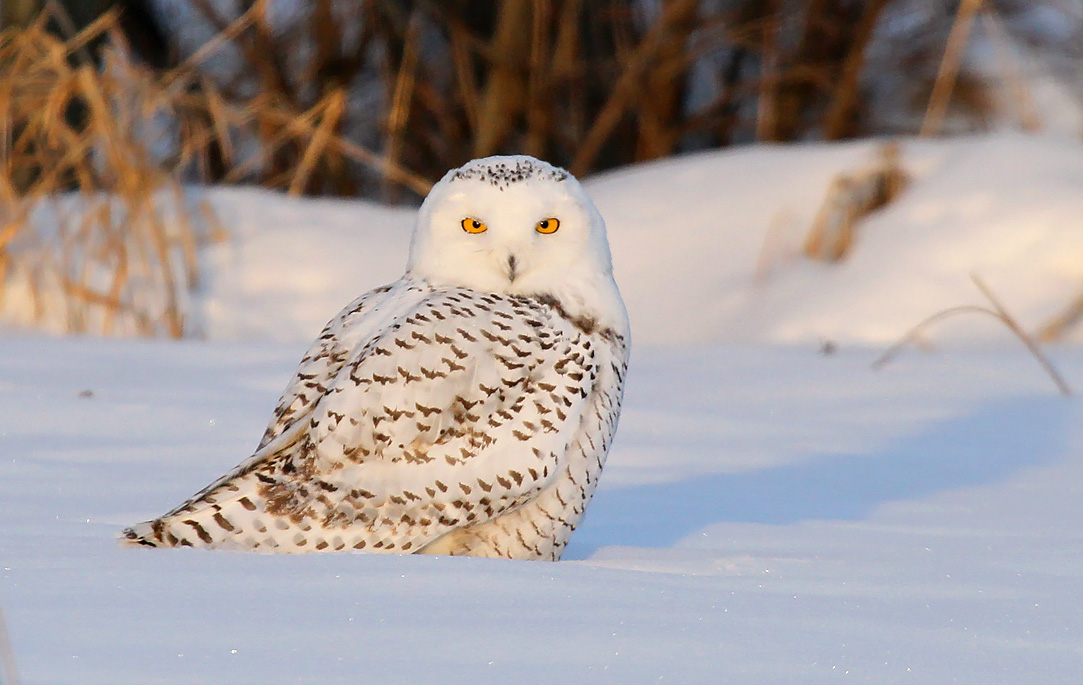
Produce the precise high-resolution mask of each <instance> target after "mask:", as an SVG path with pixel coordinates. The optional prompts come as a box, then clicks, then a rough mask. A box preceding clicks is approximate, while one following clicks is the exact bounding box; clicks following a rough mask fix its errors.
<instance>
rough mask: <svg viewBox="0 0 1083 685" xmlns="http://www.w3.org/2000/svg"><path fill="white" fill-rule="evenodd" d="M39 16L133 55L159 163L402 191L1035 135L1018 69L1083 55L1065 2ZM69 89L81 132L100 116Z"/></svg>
mask: <svg viewBox="0 0 1083 685" xmlns="http://www.w3.org/2000/svg"><path fill="white" fill-rule="evenodd" d="M43 10H44V16H45V17H47V18H48V20H47V21H46V22H45V23H44V26H46V27H47V29H48V30H49V32H50V33H52V34H53V35H54V36H57V37H59V38H61V39H64V40H70V39H71V38H73V37H74V36H76V35H77V34H79V32H80V31H84V32H85V31H87V30H88V28H87V27H90V29H89V31H91V32H92V34H91V35H87V34H84V38H83V39H82V40H80V41H78V43H79V44H78V45H77V46H76V49H70V46H69V49H68V50H67V52H68V54H67V59H68V61H69V62H70V63H71V64H72V65H73V66H77V65H80V64H85V63H87V62H92V63H93V64H94V65H96V68H97V70H98V71H99V72H102V71H106V72H107V71H108V70H109V69H110V67H109V66H108V65H109V64H110V60H112V64H113V67H112V68H113V69H114V71H116V70H119V68H120V67H119V66H118V65H117V62H119V61H121V59H123V60H124V61H125V62H127V63H126V64H125V65H124V69H125V70H126V71H127V72H128V73H129V77H130V78H135V76H134V75H133V74H138V78H140V79H143V80H150V81H151V82H153V83H155V84H156V85H158V86H160V88H155V89H152V91H153V95H154V97H153V98H152V101H151V102H143V103H139V106H140V108H141V109H143V110H145V113H146V114H147V115H148V116H147V117H144V118H145V119H146V121H145V122H143V123H144V124H145V125H144V126H143V127H142V129H141V130H142V132H143V133H144V135H154V136H156V139H155V140H153V141H147V142H148V145H149V147H150V148H151V150H150V151H151V152H153V154H154V158H155V160H156V163H157V164H158V165H159V166H161V167H162V168H165V169H168V170H170V171H174V170H179V171H181V172H182V175H183V178H184V179H185V180H189V181H198V182H203V183H221V182H226V183H234V182H244V183H255V184H260V185H265V186H269V187H274V188H283V189H288V190H290V191H292V192H295V193H305V194H319V195H347V196H357V195H360V196H365V197H372V198H378V199H381V200H384V201H392V202H397V201H417V199H418V197H419V196H420V195H423V194H424V192H425V189H426V188H427V187H428V185H429V184H430V183H431V182H433V181H435V180H437V179H439V177H440V176H441V175H442V174H443V172H444V171H445V170H447V169H448V168H451V167H454V166H457V165H460V164H462V163H463V162H465V161H467V160H469V159H471V158H473V157H479V156H485V155H489V154H496V153H512V152H522V153H527V154H533V155H536V156H539V157H543V158H546V159H548V160H550V161H552V162H554V163H556V164H559V165H563V166H565V167H567V168H568V169H570V170H571V171H572V172H573V173H575V174H577V175H583V174H587V173H590V172H594V171H598V170H602V169H607V168H611V167H614V166H619V165H624V164H629V163H633V162H639V161H644V160H650V159H655V158H659V157H664V156H667V155H671V154H674V153H678V152H687V151H693V150H700V149H707V148H717V147H725V146H729V145H734V144H739V143H747V142H752V141H773V142H788V141H798V140H809V139H825V140H838V139H845V138H852V137H856V136H867V135H885V134H890V135H895V134H910V133H918V132H919V131H921V130H922V125H923V123H924V124H925V126H926V130H925V132H927V133H931V132H939V131H950V132H959V131H968V130H980V129H983V128H986V127H988V126H990V125H991V122H992V121H994V120H1002V119H1004V118H1005V117H1010V118H1013V119H1015V120H1016V123H1017V124H1018V125H1019V126H1021V127H1023V128H1033V127H1036V126H1039V125H1040V123H1041V122H1040V117H1038V116H1037V114H1036V112H1035V111H1034V110H1035V106H1034V104H1033V103H1032V102H1030V101H1029V100H1028V94H1027V92H1026V82H1027V79H1026V78H1025V77H1024V76H1022V72H1023V71H1025V70H1026V66H1027V64H1029V63H1032V62H1033V60H1034V59H1035V58H1037V59H1040V60H1041V59H1044V60H1045V62H1046V64H1045V65H1044V67H1045V69H1046V71H1048V72H1049V73H1050V74H1051V75H1053V76H1054V77H1057V76H1060V77H1062V78H1063V79H1064V80H1065V81H1066V86H1067V87H1069V88H1073V87H1074V86H1075V84H1073V83H1067V82H1069V81H1071V80H1072V79H1073V78H1075V79H1078V76H1076V75H1075V72H1077V71H1078V70H1077V69H1074V67H1076V66H1078V63H1079V62H1078V60H1076V59H1074V57H1075V55H1076V54H1077V53H1078V52H1079V50H1080V49H1081V47H1080V46H1081V45H1083V41H1080V40H1079V39H1080V38H1083V31H1081V25H1083V4H1081V3H1078V2H1073V1H1071V0H1038V1H1037V2H1022V1H1021V0H984V1H983V0H961V1H959V0H756V1H752V0H599V1H595V2H589V1H587V0H507V1H505V2H493V1H487V0H470V1H465V0H458V1H455V0H453V1H450V2H437V1H434V0H429V1H426V0H419V1H416V2H411V1H407V0H356V1H355V0H351V1H349V2H343V1H339V0H309V1H306V2H302V1H298V0H293V1H286V0H168V1H167V0H127V1H118V0H63V1H59V2H58V1H56V0H52V1H51V2H43V0H4V1H3V23H4V26H5V27H8V28H9V29H11V30H18V29H19V28H26V27H32V26H34V25H35V23H36V22H41V21H42V17H43ZM975 33H981V34H982V35H983V37H984V40H983V42H982V44H981V45H982V46H984V47H982V48H979V49H976V50H975V49H973V48H972V49H969V50H968V49H967V47H966V46H967V43H968V38H969V37H970V36H971V35H973V34H975ZM11 40H12V39H11V37H10V34H9V37H8V39H7V41H6V43H10V42H11ZM120 46H123V49H119V47H120ZM110 50H112V54H111V55H107V54H105V53H107V52H108V51H110ZM953 50H954V51H955V54H953ZM0 68H4V69H10V68H11V64H10V62H8V63H6V64H4V65H3V67H0ZM118 78H119V76H118ZM938 89H939V92H938ZM133 90H134V89H133ZM71 96H72V97H70V98H66V99H65V100H66V102H65V107H64V111H65V115H66V120H67V122H68V123H71V124H73V125H74V126H75V130H76V132H78V129H79V127H82V126H88V125H90V124H89V117H91V116H93V112H91V111H89V110H91V109H92V107H90V106H89V104H88V103H87V102H85V100H86V98H87V95H86V93H78V92H74V91H73V92H71ZM152 110H153V111H152ZM151 114H152V115H153V116H149V115H151ZM930 117H931V118H932V119H933V120H932V121H929V119H930ZM9 121H18V119H17V117H16V118H15V119H11V118H10V117H9ZM9 130H11V129H10V124H9ZM16 137H17V136H16ZM31 175H32V174H31Z"/></svg>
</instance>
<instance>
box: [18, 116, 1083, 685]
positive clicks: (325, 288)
mask: <svg viewBox="0 0 1083 685" xmlns="http://www.w3.org/2000/svg"><path fill="white" fill-rule="evenodd" d="M873 149H874V144H872V143H853V144H846V145H838V146H828V145H808V146H799V147H787V148H781V147H778V148H772V147H754V148H748V149H743V150H735V151H732V152H726V153H714V154H709V155H708V154H705V155H696V156H692V157H688V158H684V159H678V160H671V161H665V162H659V163H657V164H651V165H643V166H640V167H636V168H632V169H628V170H623V171H619V172H614V173H611V174H607V175H605V176H602V177H598V178H595V179H592V180H590V181H589V183H588V189H589V191H590V192H591V193H592V194H593V195H594V196H595V197H596V198H597V200H598V203H599V206H600V207H601V208H602V212H603V214H604V215H605V216H606V217H607V220H608V222H609V225H610V232H611V237H612V243H613V250H614V261H615V263H616V265H617V270H618V279H619V281H620V283H621V286H622V289H623V291H624V292H625V295H626V297H627V299H628V303H629V309H630V311H631V314H632V319H633V330H634V335H635V343H636V346H635V348H634V350H633V358H632V366H631V370H630V375H629V386H628V392H627V397H626V401H625V409H624V413H623V416H622V419H621V427H620V430H619V432H618V435H617V439H616V442H615V444H614V447H613V450H612V452H611V456H610V460H609V463H608V464H607V466H606V470H605V473H604V475H603V477H602V481H601V485H600V488H599V491H598V493H597V495H596V497H595V499H594V501H593V502H592V504H591V506H590V508H589V509H588V511H587V516H586V520H585V521H584V523H583V524H582V526H581V527H580V529H579V530H578V531H577V532H576V534H575V536H574V537H573V538H572V543H571V546H570V547H569V550H568V553H567V554H566V556H565V560H564V561H562V562H559V563H555V564H549V563H537V562H516V561H503V560H485V559H468V558H446V557H413V556H376V555H360V554H358V555H302V556H274V555H253V554H240V553H226V552H206V551H198V550H138V549H135V550H133V549H124V548H119V547H117V546H116V544H115V539H114V538H115V535H116V533H117V532H118V531H119V529H120V528H121V527H122V526H124V525H126V524H130V523H132V522H135V521H139V520H144V519H146V518H148V517H151V516H153V515H156V514H159V513H161V512H162V511H164V510H165V509H166V508H168V507H170V506H172V505H174V504H176V503H178V502H179V501H181V500H182V499H183V498H185V497H187V496H188V495H190V494H192V493H193V492H195V491H196V490H197V489H199V488H200V487H202V486H203V485H205V484H206V483H208V482H209V481H210V480H212V479H213V478H214V477H216V476H218V475H219V474H221V473H223V472H224V471H225V470H227V469H228V468H230V467H232V466H233V465H234V464H236V463H237V462H238V461H240V460H241V459H242V458H243V457H245V456H247V454H248V453H249V452H250V450H251V449H252V448H253V447H254V445H255V442H256V441H257V440H258V437H259V435H260V433H261V431H262V428H263V425H264V423H265V421H266V419H267V417H268V415H269V414H270V411H271V408H272V406H273V404H274V402H275V400H276V399H277V396H278V393H279V392H280V391H281V389H282V387H283V386H284V385H285V382H286V381H287V380H288V377H289V375H290V374H291V372H292V370H293V368H294V366H295V364H296V362H297V360H298V359H299V357H300V356H301V354H302V353H303V350H304V348H305V347H306V346H307V344H308V342H309V341H310V339H311V338H312V337H313V336H314V335H315V334H316V332H317V331H318V329H319V327H320V326H322V324H323V322H324V321H325V320H326V319H327V318H329V317H330V316H331V315H332V314H333V313H334V312H335V311H336V310H337V309H338V308H339V307H340V306H341V305H342V304H344V303H345V302H346V301H348V300H349V299H350V298H351V297H353V296H354V295H355V294H356V293H357V292H358V291H360V290H361V289H363V288H366V287H369V286H371V285H376V284H378V283H381V282H385V281H387V280H390V279H391V278H394V277H395V276H397V274H398V272H399V271H400V270H401V265H402V264H403V262H404V259H405V249H406V245H407V242H408V231H409V225H410V221H411V216H412V213H411V211H410V210H407V209H395V208H377V207H374V206H371V205H366V204H364V203H348V202H331V201H302V200H294V199H288V198H283V197H281V196H277V195H272V194H268V193H264V192H262V191H256V190H250V189H245V190H213V191H207V197H208V199H210V200H211V202H212V203H214V205H215V207H216V209H217V210H218V212H219V214H220V216H222V217H223V223H225V224H226V225H227V226H230V227H231V229H232V230H233V233H232V236H231V238H230V241H229V242H227V243H223V244H219V245H215V246H212V247H210V248H208V249H207V252H206V253H205V254H204V263H205V266H206V283H205V288H204V290H203V291H202V293H201V294H200V305H201V310H200V316H201V317H202V318H201V325H202V326H203V327H204V330H205V333H206V337H207V339H206V340H186V341H180V342H170V341H141V340H118V339H112V340H107V339H100V338H50V337H45V336H42V335H35V334H25V333H23V334H18V335H16V334H9V335H7V336H5V337H0V417H2V418H0V522H2V523H0V607H2V609H3V614H4V617H5V618H6V622H7V628H8V631H9V633H10V635H11V639H12V643H13V648H14V652H15V655H16V659H17V662H18V667H19V670H20V672H21V675H22V681H23V682H25V683H73V682H78V683H109V684H114V683H146V682H161V683H191V682H228V683H265V682H310V683H338V682H404V683H405V682H479V683H488V682H492V683H501V682H508V681H509V680H514V681H517V682H526V683H532V682H538V683H541V682H599V683H604V682H615V683H639V682H740V683H793V682H801V683H821V682H823V683H827V682H838V681H842V682H847V681H848V682H862V683H903V682H909V683H946V682H956V683H982V684H985V683H1018V682H1041V683H1072V682H1075V681H1076V679H1077V678H1078V674H1079V670H1080V664H1081V663H1083V532H1081V529H1080V527H1079V521H1080V520H1081V518H1083V497H1081V494H1083V460H1081V459H1080V455H1081V452H1083V433H1081V431H1080V428H1079V427H1080V426H1083V420H1081V418H1083V416H1081V409H1083V406H1081V404H1080V400H1079V399H1078V398H1076V397H1068V398H1066V397H1062V396H1060V395H1058V394H1057V393H1056V389H1055V387H1054V385H1053V383H1052V382H1051V381H1050V379H1049V378H1048V376H1046V375H1045V374H1044V373H1043V371H1042V370H1041V368H1040V367H1039V365H1038V364H1037V363H1036V361H1035V360H1034V359H1033V357H1031V356H1030V355H1029V354H1028V353H1027V351H1026V350H1025V349H1024V348H1023V346H1022V345H1020V344H1019V342H1018V341H1017V340H1015V339H1014V338H1013V337H1011V336H1010V334H1008V333H1007V331H1006V330H1005V329H1004V327H1003V326H1001V325H999V324H997V323H996V322H995V321H992V320H991V319H990V320H989V321H986V320H985V319H984V318H981V317H975V318H972V319H968V318H960V319H958V320H956V322H955V323H953V324H947V323H946V324H945V325H944V327H943V328H942V329H937V330H936V331H934V333H933V334H932V335H931V336H930V339H931V340H932V341H934V342H935V343H936V345H935V347H933V348H931V349H929V350H907V351H905V352H904V353H903V354H901V355H900V356H899V357H898V358H896V359H895V360H894V361H892V362H891V363H890V364H888V365H887V366H886V367H884V368H883V369H882V370H879V371H874V370H872V368H871V363H872V362H873V360H874V359H875V358H876V357H877V356H878V355H879V354H880V353H881V352H882V351H883V349H884V347H885V346H886V345H885V343H888V342H890V341H893V340H894V339H896V338H897V337H898V336H899V335H900V334H901V333H902V332H904V331H905V330H906V329H907V328H908V327H909V326H910V325H912V324H913V323H916V321H917V320H918V319H920V318H922V317H924V316H927V315H928V314H931V313H933V312H935V311H937V310H939V309H942V308H944V307H947V306H954V305H958V304H965V303H982V301H981V299H980V294H979V293H978V292H977V291H976V289H975V288H974V286H973V284H972V283H971V282H970V280H969V274H970V273H971V272H975V273H978V274H980V275H981V276H982V277H983V278H984V279H985V280H986V281H987V282H988V283H989V284H990V285H991V287H992V288H993V289H994V290H995V291H996V292H997V293H998V294H999V295H1000V296H1001V297H1002V299H1003V300H1004V301H1005V304H1006V305H1007V306H1008V308H1009V309H1011V310H1012V312H1013V313H1014V314H1015V315H1017V316H1018V317H1019V319H1020V320H1021V321H1022V322H1024V324H1025V327H1027V328H1033V327H1035V326H1037V325H1039V324H1040V323H1042V322H1043V321H1044V319H1045V318H1046V317H1048V316H1050V315H1052V314H1054V313H1056V312H1057V311H1058V310H1059V309H1060V308H1061V307H1063V306H1066V305H1067V303H1068V301H1069V300H1070V299H1071V298H1072V296H1073V295H1074V294H1075V293H1076V292H1078V290H1079V288H1080V287H1081V283H1083V254H1081V252H1080V250H1081V249H1083V248H1081V243H1083V239H1081V236H1083V231H1081V230H1080V227H1079V217H1080V216H1083V212H1081V211H1080V210H1081V209H1083V207H1080V206H1079V205H1080V202H1083V200H1081V197H1083V194H1081V193H1080V192H1079V187H1080V184H1081V183H1083V160H1077V159H1076V158H1077V157H1080V156H1079V155H1078V154H1077V153H1078V144H1077V143H1072V144H1069V143H1066V142H1065V141H1057V140H1055V139H1050V138H1024V137H1018V136H996V137H992V138H987V139H983V138H974V139H966V140H954V141H937V142H905V144H904V157H903V159H904V163H905V164H906V165H907V167H908V170H909V171H910V172H911V174H912V175H913V178H914V180H913V182H912V184H911V186H910V188H909V190H908V191H907V192H906V193H905V194H904V195H903V196H902V197H901V198H900V199H899V200H898V202H896V203H895V204H893V205H891V206H890V207H888V208H887V209H885V210H884V211H882V212H880V213H878V214H876V215H874V216H872V217H870V219H869V220H868V221H867V223H866V224H864V225H863V227H862V230H861V234H860V235H859V238H858V243H857V246H856V249H855V251H854V252H853V254H852V255H850V258H848V259H847V260H846V261H844V262H842V263H840V264H836V265H824V264H814V263H809V262H807V261H805V260H804V259H803V258H799V257H798V256H797V251H798V248H799V246H800V244H801V242H802V241H803V239H804V234H805V231H806V230H807V226H808V225H809V223H810V222H811V220H812V217H813V216H814V215H815V212H816V210H817V208H818V204H819V202H820V200H821V199H822V197H823V192H824V189H825V188H826V187H827V185H828V183H829V182H830V179H831V177H832V176H833V175H834V174H835V173H837V172H839V171H841V170H847V169H852V168H854V167H855V166H860V165H861V164H863V163H865V162H866V160H868V159H869V158H870V156H871V155H872V152H873ZM779 216H781V217H782V218H781V219H780V218H778V217H779ZM765 243H769V244H770V245H771V247H770V249H768V250H766V254H768V255H773V256H769V257H765V256H764V255H765V250H764V244H765ZM765 265H766V266H765ZM826 340H831V341H835V342H836V343H837V345H835V346H834V348H825V347H824V346H823V342H824V341H826ZM1078 342H1079V338H1078V336H1077V337H1076V338H1075V339H1074V340H1069V341H1068V342H1066V343H1064V344H1061V345H1058V346H1054V347H1051V348H1049V349H1048V352H1049V354H1050V356H1051V359H1052V361H1053V363H1054V364H1055V365H1056V366H1057V368H1058V369H1059V370H1060V371H1061V373H1062V374H1063V375H1064V376H1065V377H1066V378H1067V380H1068V382H1069V384H1071V385H1072V386H1073V387H1075V388H1076V389H1077V390H1078V389H1079V388H1081V387H1083V346H1081V345H1079V344H1078ZM3 656H4V655H3V654H0V659H2V658H3Z"/></svg>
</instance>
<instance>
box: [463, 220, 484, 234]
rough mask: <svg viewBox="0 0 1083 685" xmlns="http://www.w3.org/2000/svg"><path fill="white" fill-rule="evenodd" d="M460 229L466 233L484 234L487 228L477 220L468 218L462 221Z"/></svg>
mask: <svg viewBox="0 0 1083 685" xmlns="http://www.w3.org/2000/svg"><path fill="white" fill-rule="evenodd" d="M462 227H463V230H464V231H466V232H467V233H484V232H485V231H486V230H487V229H488V228H489V227H488V226H486V225H485V224H483V223H481V222H480V221H478V220H477V219H471V218H470V217H466V218H465V219H463V220H462Z"/></svg>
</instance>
